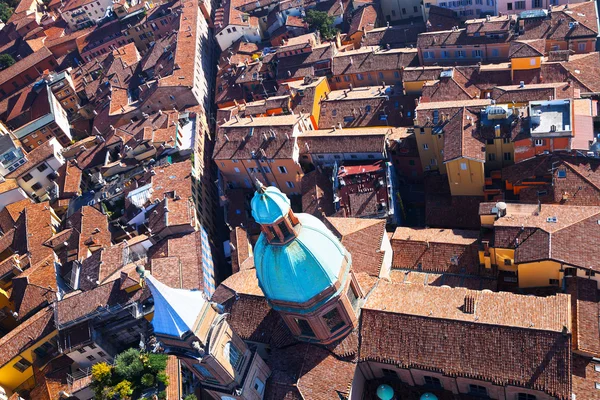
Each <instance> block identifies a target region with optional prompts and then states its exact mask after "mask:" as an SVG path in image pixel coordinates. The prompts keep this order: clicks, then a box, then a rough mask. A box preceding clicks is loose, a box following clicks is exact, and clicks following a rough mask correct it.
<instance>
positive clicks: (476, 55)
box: [471, 50, 483, 58]
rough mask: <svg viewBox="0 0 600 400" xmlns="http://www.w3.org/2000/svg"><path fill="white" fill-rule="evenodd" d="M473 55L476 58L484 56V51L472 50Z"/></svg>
mask: <svg viewBox="0 0 600 400" xmlns="http://www.w3.org/2000/svg"><path fill="white" fill-rule="evenodd" d="M471 55H472V56H473V57H475V58H482V57H483V51H481V50H473V51H472V52H471Z"/></svg>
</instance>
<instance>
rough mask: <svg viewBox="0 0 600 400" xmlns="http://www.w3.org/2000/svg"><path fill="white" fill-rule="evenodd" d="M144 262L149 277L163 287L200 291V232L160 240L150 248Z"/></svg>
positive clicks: (201, 285) (202, 285) (202, 287)
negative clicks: (146, 262) (149, 273)
mask: <svg viewBox="0 0 600 400" xmlns="http://www.w3.org/2000/svg"><path fill="white" fill-rule="evenodd" d="M148 260H149V264H150V270H151V272H152V275H153V276H154V277H156V279H158V280H160V281H161V282H163V283H165V284H166V285H169V286H171V287H176V288H182V289H204V275H203V269H202V268H203V266H202V235H201V234H200V231H195V232H192V233H188V234H185V235H180V236H178V237H170V238H167V239H163V240H162V241H160V242H158V243H156V244H155V245H154V246H152V247H151V248H150V250H149V251H148Z"/></svg>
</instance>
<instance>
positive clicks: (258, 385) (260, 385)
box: [254, 378, 265, 396]
mask: <svg viewBox="0 0 600 400" xmlns="http://www.w3.org/2000/svg"><path fill="white" fill-rule="evenodd" d="M254 390H256V392H257V393H258V394H260V395H261V396H262V394H263V393H264V391H265V383H264V382H263V381H261V380H260V379H258V378H255V379H254Z"/></svg>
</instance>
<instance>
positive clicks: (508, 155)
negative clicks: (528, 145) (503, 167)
mask: <svg viewBox="0 0 600 400" xmlns="http://www.w3.org/2000/svg"><path fill="white" fill-rule="evenodd" d="M510 160H512V154H510V153H504V161H510Z"/></svg>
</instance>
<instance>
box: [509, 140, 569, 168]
mask: <svg viewBox="0 0 600 400" xmlns="http://www.w3.org/2000/svg"><path fill="white" fill-rule="evenodd" d="M543 140H544V144H543V145H541V146H536V145H535V144H534V143H535V139H533V138H530V139H523V140H519V141H517V142H515V163H518V162H520V161H523V160H527V159H529V158H532V157H535V156H536V155H538V154H543V153H544V151H549V152H553V151H561V150H564V151H569V150H571V138H569V137H559V138H544V139H543Z"/></svg>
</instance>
